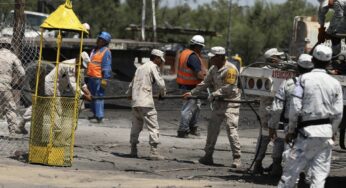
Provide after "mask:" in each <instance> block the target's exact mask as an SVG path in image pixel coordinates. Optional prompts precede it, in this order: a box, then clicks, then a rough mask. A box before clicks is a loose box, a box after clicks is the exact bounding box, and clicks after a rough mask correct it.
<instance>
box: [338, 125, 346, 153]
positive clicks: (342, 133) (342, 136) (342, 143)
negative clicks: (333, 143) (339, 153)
mask: <svg viewBox="0 0 346 188" xmlns="http://www.w3.org/2000/svg"><path fill="white" fill-rule="evenodd" d="M339 144H340V147H341V149H346V147H345V128H341V129H340V138H339Z"/></svg>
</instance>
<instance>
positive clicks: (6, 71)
mask: <svg viewBox="0 0 346 188" xmlns="http://www.w3.org/2000/svg"><path fill="white" fill-rule="evenodd" d="M0 64H1V68H0V91H8V90H10V89H11V88H12V86H11V84H12V83H15V84H19V83H18V81H19V80H20V79H22V78H23V77H24V76H25V70H24V68H23V66H22V63H21V62H20V60H19V59H18V57H17V56H16V55H15V54H14V53H12V52H11V51H10V50H7V49H5V48H2V49H0Z"/></svg>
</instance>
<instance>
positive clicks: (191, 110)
mask: <svg viewBox="0 0 346 188" xmlns="http://www.w3.org/2000/svg"><path fill="white" fill-rule="evenodd" d="M200 110H201V101H200V100H199V99H189V100H185V101H184V103H183V107H182V108H181V119H180V125H179V129H178V131H179V132H180V131H181V132H190V129H191V128H197V127H198V125H197V120H198V116H199V112H200Z"/></svg>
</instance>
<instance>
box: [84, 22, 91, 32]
mask: <svg viewBox="0 0 346 188" xmlns="http://www.w3.org/2000/svg"><path fill="white" fill-rule="evenodd" d="M83 26H84V28H85V29H86V30H88V31H89V30H90V25H89V24H88V23H83Z"/></svg>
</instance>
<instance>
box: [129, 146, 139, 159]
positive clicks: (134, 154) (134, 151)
mask: <svg viewBox="0 0 346 188" xmlns="http://www.w3.org/2000/svg"><path fill="white" fill-rule="evenodd" d="M130 157H133V158H137V157H138V150H137V144H131V153H130Z"/></svg>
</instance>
